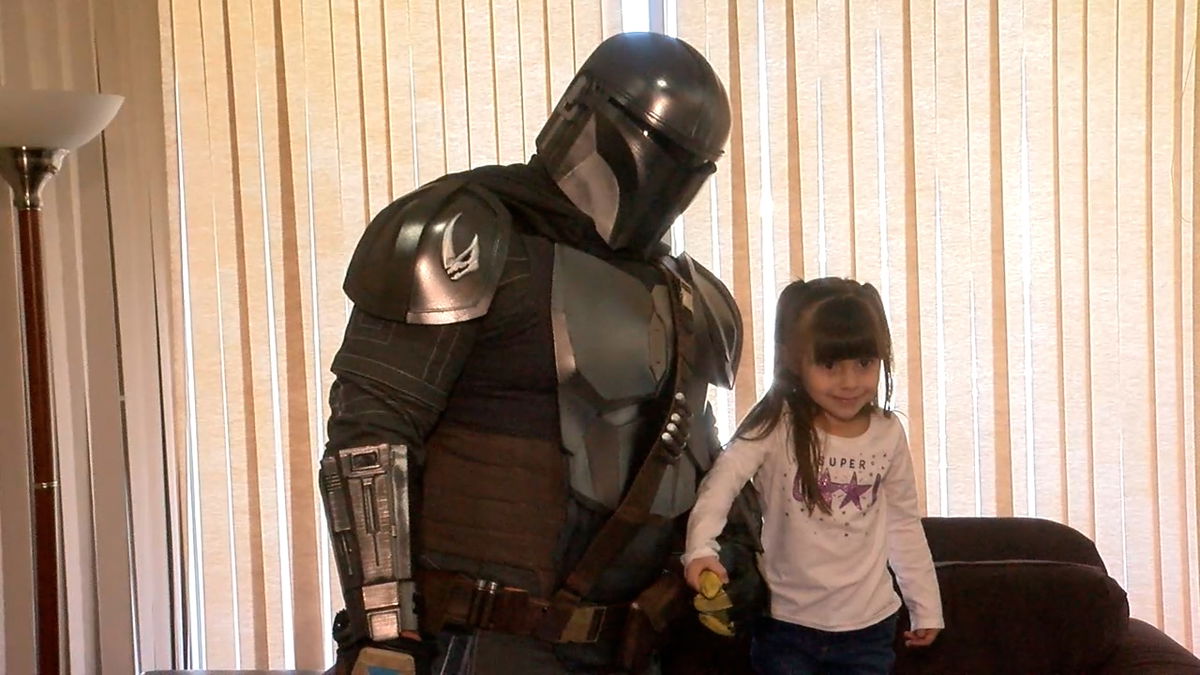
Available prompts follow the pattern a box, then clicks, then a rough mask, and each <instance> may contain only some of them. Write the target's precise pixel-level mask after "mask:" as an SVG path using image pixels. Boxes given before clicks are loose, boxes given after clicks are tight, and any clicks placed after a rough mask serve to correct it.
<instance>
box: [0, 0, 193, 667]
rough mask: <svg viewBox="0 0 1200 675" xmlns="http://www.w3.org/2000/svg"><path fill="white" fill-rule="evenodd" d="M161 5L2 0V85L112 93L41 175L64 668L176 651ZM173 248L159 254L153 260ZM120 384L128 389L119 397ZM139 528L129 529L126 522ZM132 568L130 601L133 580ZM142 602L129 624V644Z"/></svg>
mask: <svg viewBox="0 0 1200 675" xmlns="http://www.w3.org/2000/svg"><path fill="white" fill-rule="evenodd" d="M160 64H161V60H160V55H159V40H158V9H157V7H156V6H155V3H153V2H119V3H117V2H105V1H103V0H94V1H91V0H5V1H4V2H3V3H0V87H17V88H22V87H23V88H50V89H77V90H82V91H102V92H105V93H114V94H121V95H124V96H125V97H126V101H125V104H124V106H123V108H122V110H121V111H120V113H119V114H118V116H117V118H116V119H115V120H114V122H113V124H112V125H111V126H110V127H109V129H108V131H107V132H106V133H105V135H104V138H103V140H102V141H101V140H96V141H93V142H91V143H89V144H88V145H86V146H84V147H83V148H80V149H79V150H78V151H77V152H74V153H72V154H71V155H70V156H68V158H67V160H66V162H65V166H64V169H63V171H62V172H61V173H60V174H59V175H58V176H57V177H56V178H55V179H53V180H52V181H51V182H50V184H49V186H48V187H47V190H46V193H45V197H46V206H45V210H44V218H43V231H42V236H43V249H44V267H45V285H46V289H47V296H48V297H47V305H48V310H49V314H48V317H47V320H48V324H49V332H50V343H51V344H50V350H51V362H52V370H53V383H54V389H55V393H54V406H55V412H56V420H57V424H56V432H57V438H58V446H59V473H60V484H61V486H62V539H63V562H64V575H63V576H64V580H65V581H64V588H63V593H64V603H63V607H64V612H65V616H64V621H63V626H64V631H65V634H64V636H63V637H64V644H65V648H66V651H67V654H68V660H67V663H68V664H69V666H70V672H72V673H92V672H101V671H103V672H109V673H130V672H134V671H135V668H137V667H139V666H140V667H141V668H153V667H165V666H168V665H170V662H169V659H170V654H171V645H170V640H171V633H170V623H171V617H170V615H169V613H168V612H169V610H168V609H167V608H168V607H169V597H168V593H169V592H168V587H167V579H168V576H167V569H168V568H167V565H166V561H167V560H168V554H167V551H168V548H167V538H166V532H167V531H168V523H169V518H168V516H167V513H166V506H165V504H166V500H165V495H163V494H162V492H163V490H162V475H163V461H164V460H163V457H164V453H163V449H162V448H163V443H162V437H163V430H162V422H161V419H162V415H161V404H160V396H159V391H160V388H161V384H160V381H159V367H158V364H159V359H160V354H159V352H158V348H157V333H156V325H157V323H156V315H157V313H158V308H159V303H158V301H157V299H156V298H157V297H161V295H160V294H159V293H157V289H158V288H159V286H160V282H159V281H158V280H159V279H161V278H163V277H164V276H165V274H164V273H163V272H162V271H159V270H156V269H155V267H154V264H153V262H152V257H151V251H152V250H153V247H155V246H160V245H165V242H166V239H167V237H166V232H167V231H168V223H167V220H166V216H165V214H166V212H167V209H166V199H167V189H166V178H165V174H166V161H167V156H166V152H165V147H166V146H165V143H164V142H163V130H162V128H163V124H162V120H163V115H162V110H163V96H162V87H161V84H160V83H161V66H160ZM3 201H4V204H3V205H2V206H0V363H3V364H6V365H5V367H3V368H0V410H3V411H4V412H3V414H0V438H4V439H5V440H6V442H5V445H4V448H5V449H4V451H3V455H2V458H0V463H2V466H0V544H2V546H0V549H2V550H3V552H4V553H3V557H0V578H2V579H3V589H2V591H0V603H2V604H0V671H3V672H9V673H21V672H33V666H32V663H33V654H32V653H31V651H30V650H29V649H28V648H27V645H31V644H33V628H32V626H33V624H32V608H33V600H32V590H31V580H32V565H31V554H30V549H31V546H30V539H29V532H30V525H29V508H28V500H29V490H28V464H27V459H26V454H27V450H26V447H25V445H24V444H23V443H22V442H21V440H20V439H23V438H25V434H26V429H25V419H26V416H27V415H26V413H25V412H24V392H23V386H24V380H23V374H22V372H21V370H20V369H18V368H15V367H9V366H8V365H7V364H17V363H20V362H21V361H20V356H21V343H20V339H21V336H20V332H19V327H18V322H17V321H16V317H17V316H18V311H19V306H20V302H19V282H18V275H19V268H18V267H17V252H16V239H15V214H14V212H13V209H12V207H11V205H10V204H9V203H8V202H9V193H8V192H7V190H5V191H4V197H3ZM159 259H161V260H165V259H167V258H166V256H165V255H162V256H160V257H159ZM122 393H124V398H122ZM134 533H137V536H136V537H135V536H134ZM131 578H136V586H137V589H136V590H137V593H136V599H135V597H134V593H133V592H132V589H131V583H130V579H131ZM135 612H136V614H137V616H138V625H140V626H143V627H144V628H143V631H142V633H141V634H140V635H139V636H138V640H137V645H138V646H137V650H138V651H139V655H140V658H135V636H134V625H135V620H134V617H135Z"/></svg>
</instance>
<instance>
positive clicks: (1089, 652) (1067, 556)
mask: <svg viewBox="0 0 1200 675" xmlns="http://www.w3.org/2000/svg"><path fill="white" fill-rule="evenodd" d="M924 525H925V533H926V536H927V538H928V539H929V548H930V550H931V552H932V553H933V559H934V562H935V564H936V565H937V572H938V582H939V584H940V585H941V590H942V603H943V608H944V611H945V617H946V626H947V629H946V630H945V631H943V633H942V634H941V635H940V636H939V637H938V640H937V642H936V643H935V644H934V645H933V646H932V647H930V648H928V649H924V650H914V649H907V648H905V647H904V646H903V645H902V644H901V639H900V638H899V637H898V638H897V647H896V649H897V654H898V660H897V663H896V673H898V674H901V675H903V674H905V673H1095V674H1097V675H1111V674H1114V673H1162V674H1163V675H1169V674H1179V675H1182V674H1184V673H1189V674H1196V673H1200V659H1197V658H1196V657H1195V656H1194V655H1192V654H1191V653H1190V652H1188V651H1187V650H1186V649H1184V648H1183V647H1182V646H1180V645H1179V644H1178V643H1176V642H1175V641H1174V640H1172V639H1171V638H1169V637H1167V636H1166V635H1165V634H1164V633H1162V632H1161V631H1159V630H1158V629H1157V628H1154V627H1153V626H1151V625H1149V624H1147V623H1145V622H1142V621H1139V620H1137V619H1131V618H1129V605H1128V603H1127V601H1126V597H1125V591H1124V590H1122V589H1121V587H1120V586H1119V585H1118V584H1117V582H1116V581H1115V580H1113V579H1112V578H1111V577H1109V576H1108V574H1107V572H1106V571H1105V567H1104V561H1103V560H1101V559H1100V555H1099V553H1097V551H1096V546H1095V545H1094V544H1093V543H1092V541H1091V540H1089V539H1088V538H1087V537H1085V536H1084V535H1082V534H1080V533H1079V532H1077V531H1075V530H1073V529H1071V528H1070V527H1067V526H1065V525H1061V524H1059V523H1055V522H1052V521H1048V520H1040V519H1035V518H926V519H925V521H924ZM907 625H908V617H907V616H906V615H904V614H902V615H901V631H903V630H907Z"/></svg>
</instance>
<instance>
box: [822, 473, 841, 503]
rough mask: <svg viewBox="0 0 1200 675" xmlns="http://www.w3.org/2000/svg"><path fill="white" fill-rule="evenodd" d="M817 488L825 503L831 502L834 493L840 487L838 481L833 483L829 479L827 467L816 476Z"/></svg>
mask: <svg viewBox="0 0 1200 675" xmlns="http://www.w3.org/2000/svg"><path fill="white" fill-rule="evenodd" d="M817 489H818V490H820V491H821V499H822V500H824V501H825V503H826V504H832V503H833V495H834V493H835V492H837V491H838V490H840V489H842V486H841V484H840V483H835V482H833V481H831V480H829V469H825V470H824V471H822V472H821V475H820V476H818V477H817Z"/></svg>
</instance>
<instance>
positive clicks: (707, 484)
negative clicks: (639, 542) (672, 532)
mask: <svg viewBox="0 0 1200 675" xmlns="http://www.w3.org/2000/svg"><path fill="white" fill-rule="evenodd" d="M774 435H775V434H771V436H768V437H767V438H763V439H759V440H754V441H747V440H744V439H735V440H734V441H733V442H732V443H731V444H730V445H729V447H728V448H726V449H725V450H724V451H723V452H721V454H720V455H718V456H717V460H716V461H715V462H713V465H712V468H711V469H709V471H708V474H707V475H705V477H704V480H703V481H701V483H700V489H699V491H698V492H697V494H696V505H695V506H693V507H692V513H691V516H690V517H689V518H688V528H687V546H686V548H685V553H684V555H683V564H684V565H685V566H686V565H687V564H688V563H690V562H691V561H693V560H695V559H697V558H705V557H716V555H717V551H719V550H720V548H721V547H720V545H718V544H717V535H719V534H721V531H722V530H724V529H725V522H726V520H727V519H728V517H729V507H730V506H731V505H732V504H733V500H734V498H736V497H737V495H738V492H740V491H741V489H742V486H743V485H745V484H746V481H748V480H750V478H751V476H753V475H754V474H755V473H756V472H757V471H758V469H759V467H761V466H762V464H763V461H764V460H765V458H766V454H767V450H768V448H770V447H771V446H772V444H771V442H770V439H771V437H772V436H774Z"/></svg>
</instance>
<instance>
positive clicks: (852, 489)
mask: <svg viewBox="0 0 1200 675" xmlns="http://www.w3.org/2000/svg"><path fill="white" fill-rule="evenodd" d="M870 489H871V485H870V483H863V484H862V485H859V484H858V473H857V472H855V473H852V474H850V482H849V483H845V484H843V485H842V491H843V492H845V493H846V497H845V499H843V500H842V503H841V506H839V507H838V508H842V509H844V508H846V505H847V504H849V503H850V502H854V505H855V506H857V507H858V510H859V511H862V510H863V505H862V501H861V499H862V496H863V495H864V494H866V493H867V492H868V491H869V490H870Z"/></svg>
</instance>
